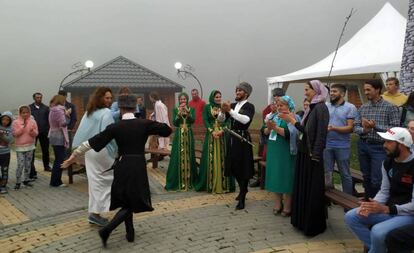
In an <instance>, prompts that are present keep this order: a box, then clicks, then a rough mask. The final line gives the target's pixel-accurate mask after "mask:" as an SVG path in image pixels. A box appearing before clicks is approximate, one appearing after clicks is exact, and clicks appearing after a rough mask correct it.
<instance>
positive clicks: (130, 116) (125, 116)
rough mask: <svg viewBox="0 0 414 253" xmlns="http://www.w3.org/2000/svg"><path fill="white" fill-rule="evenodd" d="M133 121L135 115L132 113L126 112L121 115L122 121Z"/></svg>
mask: <svg viewBox="0 0 414 253" xmlns="http://www.w3.org/2000/svg"><path fill="white" fill-rule="evenodd" d="M125 119H135V115H134V114H133V113H132V112H127V113H124V114H123V115H122V120H125Z"/></svg>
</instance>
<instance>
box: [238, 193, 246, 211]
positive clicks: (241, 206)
mask: <svg viewBox="0 0 414 253" xmlns="http://www.w3.org/2000/svg"><path fill="white" fill-rule="evenodd" d="M245 201H246V193H243V194H242V193H240V197H239V203H237V206H236V210H242V209H244V205H245Z"/></svg>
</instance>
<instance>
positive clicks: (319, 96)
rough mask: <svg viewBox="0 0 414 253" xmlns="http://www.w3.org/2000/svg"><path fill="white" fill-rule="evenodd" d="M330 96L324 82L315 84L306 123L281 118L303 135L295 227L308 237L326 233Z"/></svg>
mask: <svg viewBox="0 0 414 253" xmlns="http://www.w3.org/2000/svg"><path fill="white" fill-rule="evenodd" d="M327 95H328V89H327V88H326V87H325V86H324V85H323V84H322V83H321V82H320V81H318V80H312V81H310V82H308V83H307V84H306V85H305V96H306V98H307V99H308V100H309V101H310V106H309V108H308V109H307V110H306V111H305V114H304V116H303V119H302V121H301V122H299V121H297V120H296V118H295V116H294V114H293V113H289V114H285V115H284V116H280V117H283V118H284V119H286V120H288V121H289V122H290V123H291V124H292V125H294V126H295V127H296V128H297V129H298V130H299V131H300V132H301V134H300V138H299V139H300V143H299V146H298V155H297V160H296V170H295V177H294V183H293V195H292V217H291V223H292V225H293V226H294V227H296V228H298V229H299V230H302V231H303V233H304V234H305V235H307V236H315V235H318V234H320V233H323V232H324V231H325V229H326V217H327V209H326V205H325V180H324V167H323V161H322V158H323V155H322V154H323V150H324V148H325V143H326V135H327V131H328V123H329V112H328V108H327V107H326V105H325V99H326V96H327Z"/></svg>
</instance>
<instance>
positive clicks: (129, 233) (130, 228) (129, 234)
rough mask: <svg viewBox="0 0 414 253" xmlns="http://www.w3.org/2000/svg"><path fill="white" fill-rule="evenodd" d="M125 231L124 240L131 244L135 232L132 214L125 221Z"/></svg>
mask: <svg viewBox="0 0 414 253" xmlns="http://www.w3.org/2000/svg"><path fill="white" fill-rule="evenodd" d="M125 230H126V239H127V241H128V242H133V241H134V240H135V230H134V222H133V215H132V213H131V215H130V216H128V217H127V219H126V220H125Z"/></svg>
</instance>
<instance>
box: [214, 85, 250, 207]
mask: <svg viewBox="0 0 414 253" xmlns="http://www.w3.org/2000/svg"><path fill="white" fill-rule="evenodd" d="M250 94H252V86H251V85H250V84H249V83H246V82H242V83H240V84H239V85H237V87H236V101H237V103H232V104H231V105H230V102H225V103H223V104H222V106H221V110H222V112H225V113H226V118H228V117H231V118H230V125H231V130H232V131H233V132H234V133H236V134H238V135H239V136H240V137H241V138H242V139H241V138H239V137H236V136H235V135H230V138H229V142H228V149H227V150H228V151H227V156H226V173H225V175H226V176H234V177H235V178H236V180H237V183H238V184H239V187H240V193H239V196H238V197H237V198H236V200H238V201H239V202H238V204H237V206H236V210H241V209H244V206H245V200H246V194H247V187H248V183H249V179H250V178H252V177H253V175H254V162H253V147H252V145H250V143H251V137H250V133H249V131H248V128H249V126H250V123H251V122H252V120H253V116H254V105H253V104H251V103H249V102H248V101H247V99H248V97H249V96H250ZM222 116H223V114H220V115H219V117H220V118H221V117H222ZM249 142H250V143H249Z"/></svg>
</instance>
